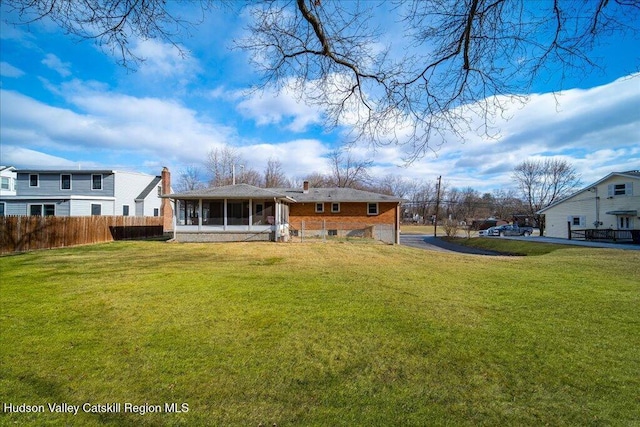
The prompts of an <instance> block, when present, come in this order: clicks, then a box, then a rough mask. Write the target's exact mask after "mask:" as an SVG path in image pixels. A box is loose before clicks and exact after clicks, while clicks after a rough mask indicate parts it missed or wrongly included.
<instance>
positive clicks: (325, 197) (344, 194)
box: [164, 184, 403, 203]
mask: <svg viewBox="0 0 640 427" xmlns="http://www.w3.org/2000/svg"><path fill="white" fill-rule="evenodd" d="M164 197H168V198H171V199H210V198H216V199H269V198H274V197H275V198H278V199H285V198H286V199H290V200H292V201H295V202H394V203H398V202H402V201H403V199H401V198H399V197H395V196H388V195H386V194H379V193H372V192H370V191H362V190H355V189H353V188H310V189H309V191H308V192H306V193H305V192H304V191H303V190H302V189H301V188H259V187H254V186H253V185H249V184H236V185H225V186H223V187H213V188H205V189H202V190H193V191H187V192H184V193H175V194H169V195H168V196H164Z"/></svg>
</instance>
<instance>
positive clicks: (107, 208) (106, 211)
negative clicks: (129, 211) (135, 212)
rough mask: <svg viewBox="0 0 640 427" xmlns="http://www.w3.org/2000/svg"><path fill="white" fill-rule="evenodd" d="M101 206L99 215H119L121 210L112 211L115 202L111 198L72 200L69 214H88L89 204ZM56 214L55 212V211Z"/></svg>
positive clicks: (89, 212) (89, 213)
mask: <svg viewBox="0 0 640 427" xmlns="http://www.w3.org/2000/svg"><path fill="white" fill-rule="evenodd" d="M92 204H98V205H100V206H101V208H100V215H121V214H122V212H118V213H116V212H115V211H114V207H115V202H114V201H113V200H99V199H98V200H72V201H71V212H70V216H90V215H91V205H92ZM56 215H57V213H56Z"/></svg>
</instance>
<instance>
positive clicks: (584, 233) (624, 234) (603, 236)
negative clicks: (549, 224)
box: [571, 228, 640, 244]
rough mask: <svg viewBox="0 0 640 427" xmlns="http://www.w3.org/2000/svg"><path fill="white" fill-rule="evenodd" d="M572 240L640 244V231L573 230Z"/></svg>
mask: <svg viewBox="0 0 640 427" xmlns="http://www.w3.org/2000/svg"><path fill="white" fill-rule="evenodd" d="M571 239H575V240H596V241H610V242H620V243H625V242H632V243H635V244H640V230H608V229H598V228H592V229H586V230H571Z"/></svg>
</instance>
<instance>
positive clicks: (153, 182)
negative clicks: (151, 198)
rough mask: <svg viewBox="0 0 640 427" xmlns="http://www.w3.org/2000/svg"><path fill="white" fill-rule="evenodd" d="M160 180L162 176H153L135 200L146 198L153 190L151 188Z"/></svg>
mask: <svg viewBox="0 0 640 427" xmlns="http://www.w3.org/2000/svg"><path fill="white" fill-rule="evenodd" d="M160 181H162V178H161V177H159V176H156V177H155V178H153V179H152V180H151V182H150V183H149V185H147V186H146V188H145V189H144V190H142V193H140V195H139V196H138V197H136V202H137V201H139V200H144V199H146V198H147V196H148V195H149V194H150V193H151V192H152V191H153V189H154V188H156V186H157V185H158V183H159V182H160Z"/></svg>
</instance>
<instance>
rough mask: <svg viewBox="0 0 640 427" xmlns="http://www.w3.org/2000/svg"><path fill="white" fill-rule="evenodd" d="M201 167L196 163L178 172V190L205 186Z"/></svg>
mask: <svg viewBox="0 0 640 427" xmlns="http://www.w3.org/2000/svg"><path fill="white" fill-rule="evenodd" d="M201 175H202V173H201V171H200V168H199V167H198V166H196V165H189V166H187V167H185V168H184V169H182V170H180V171H179V172H178V182H177V184H176V190H177V191H178V192H183V191H193V190H199V189H202V188H204V187H205V184H204V182H203V181H202V177H201Z"/></svg>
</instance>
